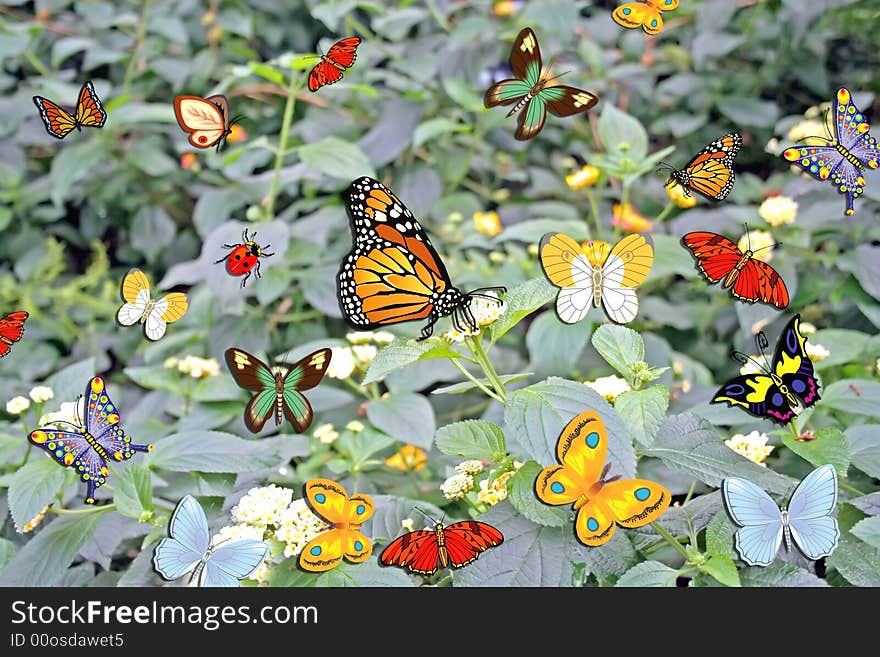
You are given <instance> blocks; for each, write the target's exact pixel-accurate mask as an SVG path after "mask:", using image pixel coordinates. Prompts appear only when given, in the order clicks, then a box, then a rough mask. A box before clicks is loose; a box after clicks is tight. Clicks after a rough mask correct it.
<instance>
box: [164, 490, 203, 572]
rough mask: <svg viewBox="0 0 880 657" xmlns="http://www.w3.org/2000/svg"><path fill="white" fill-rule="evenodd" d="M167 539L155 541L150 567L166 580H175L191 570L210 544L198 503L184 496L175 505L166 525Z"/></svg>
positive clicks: (191, 497)
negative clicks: (153, 567) (168, 536)
mask: <svg viewBox="0 0 880 657" xmlns="http://www.w3.org/2000/svg"><path fill="white" fill-rule="evenodd" d="M168 533H169V534H170V538H163V539H162V540H161V541H159V544H158V545H157V546H156V549H155V550H154V551H153V565H154V566H155V568H156V571H157V572H158V573H159V574H160V575H162V577H164V578H165V579H167V580H173V579H177V578H178V577H180V576H182V575H183V574H184V573H186V572H188V571H190V570H192V569H193V568H195V567H196V566H197V565H198V563H199V562H200V561H201V560H202V558H203V557H204V556H205V553H206V552H207V551H208V545H209V544H210V540H211V535H210V534H209V533H208V519H207V518H206V517H205V512H204V510H203V509H202V506H201V504H199V503H198V501H197V500H196V498H194V497H193V496H192V495H186V496H185V497H183V498H182V499H181V500H180V502H178V504H177V508H176V509H174V513H173V514H172V515H171V522H170V523H169V524H168Z"/></svg>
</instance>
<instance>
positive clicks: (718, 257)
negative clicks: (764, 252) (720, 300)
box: [681, 229, 788, 310]
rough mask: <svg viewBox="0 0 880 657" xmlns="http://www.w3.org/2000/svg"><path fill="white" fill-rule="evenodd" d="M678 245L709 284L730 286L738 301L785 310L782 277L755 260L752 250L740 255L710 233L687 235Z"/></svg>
mask: <svg viewBox="0 0 880 657" xmlns="http://www.w3.org/2000/svg"><path fill="white" fill-rule="evenodd" d="M747 230H748V229H747ZM746 234H747V235H748V232H746ZM681 243H682V244H684V246H685V247H687V249H688V250H689V251H690V252H691V253H692V254H693V256H694V258H695V259H696V261H697V269H699V270H700V273H702V274H703V276H705V277H706V280H707V281H709V282H710V283H717V282H718V281H721V286H722V287H729V288H730V293H731V294H732V295H733V296H734V297H736V298H737V299H740V300H741V301H747V302H748V303H755V302H756V301H760V302H761V303H766V304H768V305H771V306H774V307H775V308H779V309H780V310H782V309H783V308H787V307H788V288H787V287H786V286H785V281H784V280H782V276H780V275H779V272H777V271H776V270H775V269H773V267H771V266H770V265H768V264H767V263H766V262H762V261H761V260H758V259H757V258H755V251H752V249H751V248H748V249H746V250H745V252H743V251H742V250H741V249H740V248H739V246H737V245H736V244H735V243H734V242H732V241H731V240H729V239H727V238H726V237H724V236H723V235H719V234H718V233H711V232H709V231H695V232H693V233H688V234H686V235H685V236H684V237H682V238H681ZM763 248H767V247H763ZM758 250H760V249H758Z"/></svg>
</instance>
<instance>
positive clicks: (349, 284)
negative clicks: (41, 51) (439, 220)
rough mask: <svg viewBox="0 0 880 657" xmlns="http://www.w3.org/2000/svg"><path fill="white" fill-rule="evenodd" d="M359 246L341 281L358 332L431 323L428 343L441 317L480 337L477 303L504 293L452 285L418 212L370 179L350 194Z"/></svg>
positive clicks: (346, 312)
mask: <svg viewBox="0 0 880 657" xmlns="http://www.w3.org/2000/svg"><path fill="white" fill-rule="evenodd" d="M343 197H344V199H345V205H346V208H347V209H348V216H349V219H350V221H351V232H352V236H353V238H354V246H353V248H352V250H351V251H350V252H349V254H348V255H347V256H346V257H345V260H343V262H342V266H341V267H340V268H339V274H338V275H337V289H338V293H339V306H340V308H341V310H342V316H343V317H344V318H345V319H346V321H347V322H348V323H349V324H350V325H351V326H353V327H354V328H358V329H373V328H378V327H380V326H388V325H389V324H397V323H400V322H409V321H413V320H418V319H427V320H428V324H427V326H425V327H424V328H423V329H422V334H421V338H420V339H422V340H424V339H425V338H427V337H428V336H430V335H431V333H432V332H433V330H434V324H435V323H436V322H437V320H438V319H440V318H441V317H446V316H447V315H452V324H453V326H455V328H456V329H458V330H459V331H464V329H465V328H467V329H468V330H471V331H474V330H476V329H477V328H478V327H477V322H476V320H475V319H474V316H473V313H472V312H471V309H470V303H471V300H472V299H473V298H474V297H483V298H486V299H490V300H492V301H495V302H499V301H498V298H497V297H496V296H491V295H487V294H483V292H485V291H489V290H496V291H500V292H505V291H506V290H505V288H503V287H495V288H481V289H479V290H474V291H473V292H469V293H467V294H463V293H462V292H460V291H459V290H458V289H457V288H455V287H454V286H453V285H452V281H450V280H449V274H448V273H447V272H446V267H445V266H444V265H443V261H442V260H440V256H439V255H437V252H436V251H435V250H434V247H433V246H431V240H429V239H428V235H427V234H426V233H425V231H424V229H422V226H421V225H420V224H419V222H418V221H416V218H415V217H414V216H413V214H412V212H410V210H409V209H408V208H407V207H406V206H405V205H404V204H403V203H402V202H401V200H400V199H399V198H397V196H395V195H394V192H392V191H391V190H390V189H388V188H387V187H386V186H385V185H383V184H382V183H380V182H379V181H377V180H373V179H372V178H368V177H366V176H364V177H363V178H358V179H357V180H355V181H354V182H353V183H352V184H351V186H350V187H349V188H348V189H347V190H346V191H345V192H344V194H343Z"/></svg>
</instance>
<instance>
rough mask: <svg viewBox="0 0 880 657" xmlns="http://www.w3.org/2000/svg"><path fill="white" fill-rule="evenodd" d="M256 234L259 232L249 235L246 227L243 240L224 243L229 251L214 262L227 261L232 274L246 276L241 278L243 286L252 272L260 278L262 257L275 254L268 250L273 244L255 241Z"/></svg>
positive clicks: (229, 271) (227, 267) (227, 269)
mask: <svg viewBox="0 0 880 657" xmlns="http://www.w3.org/2000/svg"><path fill="white" fill-rule="evenodd" d="M256 236H257V234H256V233H254V234H253V235H251V236H250V237H249V236H248V230H247V229H246V228H245V230H244V234H243V236H242V242H241V243H239V244H224V245H223V248H224V249H230V251H229V253H227V254H226V255H225V256H223V257H222V258H220V259H219V260H216V261H215V262H214V264H218V263H221V262H225V263H226V271H227V272H228V273H229V275H230V276H243V277H244V278H242V280H241V286H242V287H244V286H245V284H246V283H247V281H248V279H249V278H250V277H251V274H256V276H257V278H260V276H261V274H260V258H268V257H270V256H273V255H275V254H274V253H267V252H266V249H268V248H269V247H270V246H271V245H270V244H267V245H266V246H260V245H259V244H257V243H256V242H255V241H254V238H255V237H256Z"/></svg>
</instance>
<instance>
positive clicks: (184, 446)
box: [144, 431, 308, 472]
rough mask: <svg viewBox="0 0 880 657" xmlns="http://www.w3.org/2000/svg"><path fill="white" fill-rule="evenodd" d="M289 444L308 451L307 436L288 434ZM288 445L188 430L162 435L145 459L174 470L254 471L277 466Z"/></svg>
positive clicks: (228, 434)
mask: <svg viewBox="0 0 880 657" xmlns="http://www.w3.org/2000/svg"><path fill="white" fill-rule="evenodd" d="M280 440H282V441H288V442H289V443H290V444H289V446H288V447H290V448H293V447H297V446H298V447H299V448H300V449H299V450H298V451H299V455H303V454H306V453H308V452H307V450H308V439H307V438H305V437H304V436H303V437H299V436H285V437H284V438H281V439H280ZM284 447H285V446H284V445H282V444H280V443H279V439H274V440H273V439H263V440H243V439H241V438H239V437H238V436H234V435H232V434H230V433H223V432H222V431H185V432H182V433H176V434H172V435H170V436H168V437H167V438H163V439H162V440H160V441H158V442H157V443H156V445H155V448H154V450H153V452H152V453H151V454H149V455H147V456H146V458H145V459H144V461H145V464H147V463H148V464H149V465H152V466H153V467H154V468H162V469H165V470H173V471H175V472H194V471H195V472H253V471H255V470H262V469H264V468H271V467H274V466H277V465H278V464H279V463H280V462H281V461H282V460H283V456H282V449H283V448H284Z"/></svg>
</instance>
